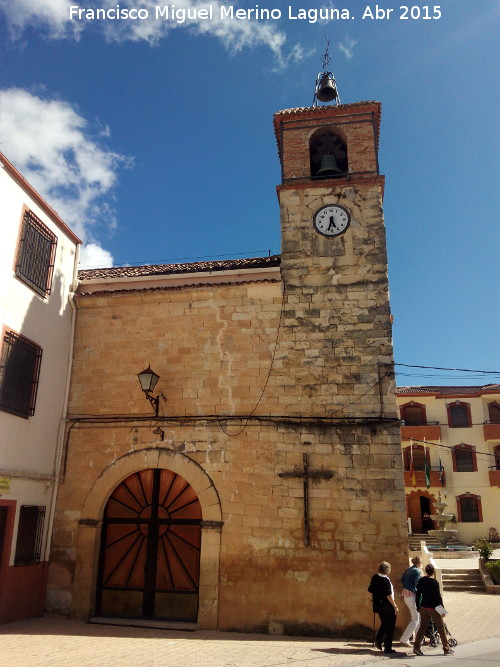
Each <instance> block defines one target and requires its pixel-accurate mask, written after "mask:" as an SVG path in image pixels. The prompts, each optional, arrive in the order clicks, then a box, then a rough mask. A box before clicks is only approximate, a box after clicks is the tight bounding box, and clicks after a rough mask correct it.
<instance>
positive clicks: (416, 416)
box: [401, 401, 427, 426]
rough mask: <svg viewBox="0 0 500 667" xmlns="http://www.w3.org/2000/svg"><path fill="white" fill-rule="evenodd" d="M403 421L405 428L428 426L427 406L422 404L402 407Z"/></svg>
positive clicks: (409, 404)
mask: <svg viewBox="0 0 500 667" xmlns="http://www.w3.org/2000/svg"><path fill="white" fill-rule="evenodd" d="M401 419H402V420H403V421H404V423H405V426H422V425H425V424H427V419H426V416H425V405H420V403H414V402H413V401H412V402H411V403H406V405H402V406H401Z"/></svg>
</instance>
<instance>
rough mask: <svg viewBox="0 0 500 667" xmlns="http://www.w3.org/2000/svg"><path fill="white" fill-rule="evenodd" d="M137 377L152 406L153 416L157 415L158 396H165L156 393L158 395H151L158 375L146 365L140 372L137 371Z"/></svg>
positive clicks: (158, 377)
mask: <svg viewBox="0 0 500 667" xmlns="http://www.w3.org/2000/svg"><path fill="white" fill-rule="evenodd" d="M137 377H138V378H139V382H140V383H141V389H142V391H143V392H144V393H145V394H146V398H147V400H148V401H149V402H150V403H151V405H152V406H153V408H154V411H155V416H156V417H158V408H159V404H160V396H161V397H162V398H165V397H164V396H163V394H158V396H153V395H152V392H153V391H154V388H155V387H156V383H157V382H158V380H159V379H160V376H159V375H157V374H156V373H155V372H154V371H153V370H151V367H150V366H148V367H147V368H146V370H144V371H142V372H141V373H137Z"/></svg>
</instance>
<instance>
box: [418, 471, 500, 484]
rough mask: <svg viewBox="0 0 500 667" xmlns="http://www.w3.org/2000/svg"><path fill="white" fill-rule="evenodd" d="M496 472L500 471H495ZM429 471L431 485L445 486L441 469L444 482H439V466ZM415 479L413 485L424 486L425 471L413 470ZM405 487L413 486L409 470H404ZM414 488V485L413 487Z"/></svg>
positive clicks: (444, 474) (444, 475) (444, 476)
mask: <svg viewBox="0 0 500 667" xmlns="http://www.w3.org/2000/svg"><path fill="white" fill-rule="evenodd" d="M497 472H500V470H499V471H497ZM430 473H431V486H437V487H439V488H442V487H443V486H446V473H445V471H444V470H443V473H442V474H443V481H444V484H441V479H440V474H441V473H440V471H439V468H438V469H437V470H436V469H435V470H432V469H431V471H430ZM415 481H416V484H415V486H420V487H422V486H423V487H425V471H424V470H415ZM405 487H409V488H411V487H413V484H412V483H411V472H410V471H409V470H405ZM413 488H414V487H413Z"/></svg>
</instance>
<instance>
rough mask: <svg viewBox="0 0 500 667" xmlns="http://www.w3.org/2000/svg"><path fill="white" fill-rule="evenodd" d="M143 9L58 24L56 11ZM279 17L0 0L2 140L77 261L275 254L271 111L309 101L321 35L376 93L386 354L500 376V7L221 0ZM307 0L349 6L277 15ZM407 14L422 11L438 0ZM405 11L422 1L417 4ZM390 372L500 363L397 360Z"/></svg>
mask: <svg viewBox="0 0 500 667" xmlns="http://www.w3.org/2000/svg"><path fill="white" fill-rule="evenodd" d="M117 4H119V5H120V8H121V9H124V8H129V9H140V8H142V9H147V10H148V11H149V15H150V17H151V20H142V21H138V20H136V21H133V20H126V19H123V20H111V19H109V20H104V21H103V20H94V21H91V20H89V19H86V18H83V19H82V20H80V21H76V20H72V21H71V20H69V6H70V5H73V6H77V7H79V8H94V9H95V8H105V9H109V8H115V7H116V5H117ZM169 4H170V6H172V4H174V5H175V7H176V8H177V9H180V8H187V7H188V6H189V7H197V8H198V9H199V8H201V7H206V6H207V5H210V4H211V5H213V7H214V10H215V11H214V13H215V15H217V7H218V6H219V5H220V4H224V5H225V6H229V5H230V4H233V6H234V7H235V8H236V7H238V8H244V9H249V8H255V7H257V6H258V7H260V8H272V9H279V10H281V12H282V18H281V19H279V20H273V21H261V20H255V19H253V20H252V19H243V20H239V21H238V20H234V21H224V22H221V21H217V20H203V19H202V20H199V21H190V22H186V23H176V22H172V21H170V22H168V21H165V20H162V19H159V20H155V19H154V7H155V5H160V6H164V5H165V3H158V2H154V1H153V0H145V1H142V2H141V1H139V0H128V1H122V2H119V3H117V2H116V1H114V0H113V1H112V0H99V1H97V0H88V1H86V2H82V3H80V4H79V3H77V2H74V1H73V0H0V40H1V42H0V50H1V52H0V77H1V78H0V150H2V152H3V153H5V155H6V156H7V157H8V158H9V159H10V160H11V161H12V162H13V163H14V164H15V165H16V166H17V167H18V169H20V171H21V172H22V173H23V174H24V175H25V176H26V177H27V178H28V180H29V181H30V182H31V183H32V184H33V185H34V186H35V187H36V188H37V189H38V190H39V191H40V192H41V193H42V194H43V195H44V196H45V197H46V198H47V200H48V201H49V203H51V204H52V205H53V206H54V207H55V208H56V209H57V210H58V212H59V213H60V214H61V215H62V217H63V218H64V219H65V220H66V221H67V222H68V224H70V225H71V226H72V227H73V228H74V229H75V230H76V231H77V233H78V234H80V235H81V237H82V238H83V239H84V240H85V242H86V244H87V247H86V249H85V250H84V253H83V258H84V260H85V261H86V262H87V264H89V265H94V266H95V265H107V266H109V265H111V264H112V263H114V264H115V265H119V264H149V263H165V262H177V261H196V260H197V259H201V258H219V257H220V258H222V257H245V256H247V257H250V256H257V255H260V254H267V253H268V251H271V253H278V252H279V251H280V230H279V210H278V203H277V198H276V190H275V186H276V185H277V184H278V183H279V179H280V168H279V160H278V155H277V150H276V142H275V138H274V135H273V129H272V117H273V114H274V113H275V112H276V111H278V110H280V109H285V108H290V107H298V106H309V105H310V104H311V102H312V98H313V91H314V80H315V76H316V74H317V72H318V71H319V70H320V69H321V61H320V58H321V55H322V53H323V51H324V48H325V36H328V37H329V39H330V41H331V44H330V51H331V54H332V56H333V61H332V63H331V69H332V70H333V72H334V73H335V76H336V79H337V82H338V86H339V91H340V96H341V101H342V102H344V103H349V102H356V101H360V100H369V99H376V100H379V101H381V102H382V131H381V150H380V165H381V171H382V173H383V174H385V176H386V194H385V203H384V209H385V220H386V226H387V239H388V252H389V275H390V286H391V307H392V311H393V313H394V317H395V321H394V343H395V357H396V361H398V362H400V363H406V364H416V365H424V366H444V367H453V368H468V369H478V370H488V371H491V370H500V361H499V358H498V354H497V349H498V342H497V341H498V329H499V318H498V307H497V299H496V297H495V294H496V293H497V290H498V249H499V247H498V246H499V244H498V238H499V237H498V224H497V218H498V208H499V207H498V204H499V194H498V193H499V188H498V167H499V160H498V154H499V153H498V149H499V143H500V142H499V135H498V125H499V123H498V120H499V118H498V104H499V99H498V79H499V74H500V72H499V67H498V47H497V44H496V41H495V40H496V39H497V34H498V26H499V18H500V3H499V2H498V1H496V0H495V1H494V0H478V1H473V0H444V1H443V2H441V3H440V5H438V7H439V8H440V9H439V12H440V13H441V17H440V18H433V19H423V18H420V19H407V20H405V19H403V18H400V16H401V15H402V10H400V9H399V7H400V6H401V5H400V2H392V1H387V2H381V3H378V5H379V7H381V8H385V9H389V8H390V9H393V10H394V11H393V12H392V13H391V15H390V17H389V18H388V19H387V18H385V19H379V20H371V19H369V18H365V19H364V20H363V19H362V18H361V17H362V15H363V13H364V11H365V9H366V7H368V6H369V7H371V8H372V9H373V11H374V12H375V7H376V5H377V3H367V2H359V1H358V0H344V1H343V2H334V3H333V2H330V3H328V2H318V3H315V2H305V1H304V2H292V3H290V4H288V3H285V2H279V1H278V0H274V1H273V0H262V1H261V2H260V3H252V2H244V1H240V2H238V3H217V2H212V3H210V2H196V1H195V0H180V1H179V2H177V3H169ZM289 6H290V7H291V8H292V9H291V12H292V15H297V14H298V10H299V9H300V8H304V9H314V8H320V7H323V8H336V9H344V10H347V11H348V12H349V13H350V16H354V18H349V19H344V20H332V21H317V22H310V21H307V20H298V19H290V18H289V16H288V11H289V10H288V7H289ZM409 6H410V7H412V6H413V7H417V8H420V15H421V17H423V16H424V15H425V14H426V10H425V7H429V9H428V10H427V11H428V12H429V13H430V14H431V15H432V14H434V13H436V14H437V13H439V12H434V7H435V6H434V5H423V4H421V5H411V4H410V5H409ZM414 14H415V15H417V14H418V9H415V10H414ZM399 371H400V375H398V384H400V385H402V384H483V383H484V384H486V383H488V382H500V376H499V375H496V376H492V375H482V374H464V373H450V372H443V371H440V372H439V373H436V374H434V377H427V376H428V375H433V373H431V372H427V371H423V370H416V369H406V368H404V367H400V368H399Z"/></svg>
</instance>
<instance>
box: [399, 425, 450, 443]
mask: <svg viewBox="0 0 500 667" xmlns="http://www.w3.org/2000/svg"><path fill="white" fill-rule="evenodd" d="M401 437H402V438H403V440H411V439H412V438H413V439H414V440H424V439H425V440H439V439H440V438H441V426H440V425H439V422H428V423H427V424H418V425H415V426H410V425H408V426H407V425H406V424H405V423H404V422H402V425H401Z"/></svg>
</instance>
